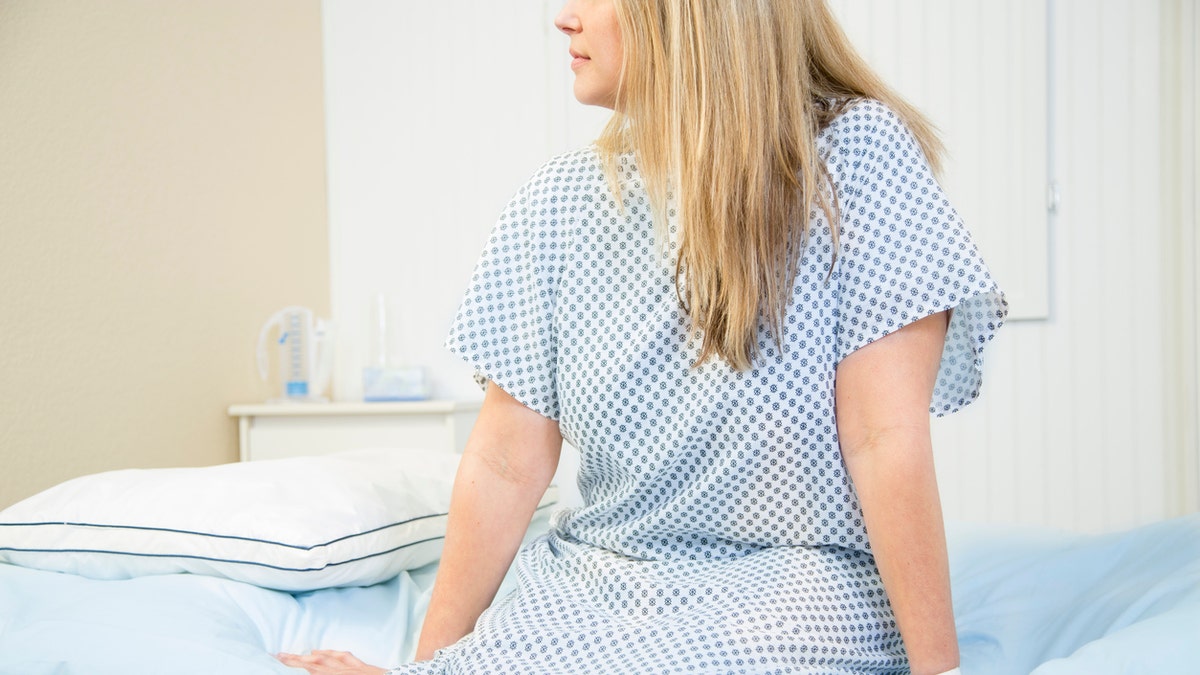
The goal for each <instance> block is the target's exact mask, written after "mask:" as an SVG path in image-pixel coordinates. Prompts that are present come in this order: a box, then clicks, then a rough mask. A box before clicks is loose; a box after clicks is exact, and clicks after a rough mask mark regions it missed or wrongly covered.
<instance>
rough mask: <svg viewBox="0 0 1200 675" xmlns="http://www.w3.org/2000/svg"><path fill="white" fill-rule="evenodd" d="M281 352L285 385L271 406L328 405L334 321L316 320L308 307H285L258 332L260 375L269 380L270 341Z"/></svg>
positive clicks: (280, 364)
mask: <svg viewBox="0 0 1200 675" xmlns="http://www.w3.org/2000/svg"><path fill="white" fill-rule="evenodd" d="M275 328H278V331H279V332H278V337H277V338H275V339H274V340H273V341H272V342H273V344H274V345H275V346H276V347H277V348H278V350H279V367H280V368H279V369H280V373H281V376H282V386H281V390H280V396H279V398H275V399H271V400H270V402H271V403H286V402H324V401H326V400H327V399H326V398H325V396H324V392H325V387H326V386H328V384H329V377H330V374H331V373H332V371H333V322H332V321H329V320H327V319H319V318H314V316H313V312H312V310H311V309H309V308H307V307H299V306H291V307H284V308H283V309H281V310H279V311H278V312H276V313H275V314H274V315H272V316H271V318H270V319H268V320H267V322H266V323H265V324H263V327H262V330H260V331H259V333H258V374H259V375H260V376H261V377H262V379H263V380H266V379H268V377H269V370H270V368H269V361H270V359H269V356H268V349H267V344H268V338H269V337H270V334H271V331H272V329H275Z"/></svg>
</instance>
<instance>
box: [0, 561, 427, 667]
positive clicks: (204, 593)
mask: <svg viewBox="0 0 1200 675" xmlns="http://www.w3.org/2000/svg"><path fill="white" fill-rule="evenodd" d="M433 574H434V568H433V566H430V567H428V568H423V569H421V570H416V571H414V572H411V573H409V572H406V573H403V574H401V575H400V576H398V577H396V578H393V579H392V580H390V581H388V582H386V583H382V584H376V585H374V586H369V587H361V588H337V589H327V590H321V591H312V592H308V593H296V594H289V593H284V592H280V591H271V590H266V589H262V588H258V587H257V586H251V585H249V584H244V583H241V582H236V581H230V580H227V579H219V578H215V577H205V576H195V575H188V574H173V575H161V576H149V577H140V578H136V579H129V580H123V581H98V580H92V579H85V578H82V577H77V576H73V575H69V574H59V573H55V572H43V571H38V570H30V569H24V568H20V567H14V566H12V565H6V564H0V675H52V674H53V675H68V674H72V675H73V674H79V675H142V674H145V675H150V674H153V675H215V674H220V675H274V674H284V673H287V674H290V675H294V674H295V673H300V672H303V671H299V670H294V669H290V668H286V667H284V666H283V665H281V664H280V663H278V662H277V661H276V660H275V659H274V658H273V657H272V656H271V655H272V654H274V653H277V652H280V651H290V652H301V653H302V652H305V651H307V650H309V649H312V648H320V647H326V648H333V647H337V648H339V649H347V650H351V651H353V652H355V653H356V654H360V655H361V656H362V657H363V658H365V659H367V660H368V662H372V663H393V664H395V663H400V662H401V661H402V660H403V659H405V658H411V654H410V653H408V652H407V651H406V650H410V649H411V648H412V645H413V644H415V642H414V640H415V634H416V630H417V629H418V627H419V617H420V616H422V614H423V613H424V610H425V606H426V604H427V603H428V588H429V587H430V586H431V585H432V577H433Z"/></svg>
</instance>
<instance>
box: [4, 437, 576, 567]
mask: <svg viewBox="0 0 1200 675" xmlns="http://www.w3.org/2000/svg"><path fill="white" fill-rule="evenodd" d="M458 459H459V456H458V455H455V454H451V453H447V452H441V451H431V450H405V449H396V448H378V449H364V450H351V451H347V452H342V453H336V454H332V455H323V456H317V457H299V458H291V459H278V460H264V461H257V462H243V463H236V464H224V465H220V466H211V467H194V468H181V469H129V470H122V471H110V472H106V473H100V474H94V475H91V476H84V477H81V478H76V479H74V480H70V481H67V482H65V483H62V484H61V485H58V486H56V487H53V488H50V489H49V490H46V491H44V492H42V493H40V494H37V495H34V496H33V497H30V498H29V499H26V500H24V501H22V502H19V503H17V504H14V505H13V506H11V507H9V508H7V509H5V510H4V511H0V561H2V562H8V563H12V564H15V565H21V566H24V567H32V568H36V569H42V570H51V571H57V572H68V573H72V574H78V575H81V576H85V577H90V578H93V579H129V578H132V577H138V576H145V575H150V574H172V573H184V572H186V573H192V574H203V575H210V576H218V577H225V578H228V579H234V580H237V581H244V582H247V583H251V584H255V585H257V586H262V587H264V588H273V589H278V590H285V591H307V590H314V589H318V588H331V587H338V586H366V585H370V584H374V583H378V582H380V581H385V580H387V579H389V578H391V577H393V576H395V575H397V574H399V573H400V572H402V571H404V570H406V569H413V568H416V567H420V566H422V565H426V564H428V563H430V562H433V561H435V560H437V559H438V558H439V557H440V555H441V550H442V540H443V537H444V536H445V531H446V513H447V511H448V509H449V506H450V488H451V485H452V483H453V481H454V474H455V471H456V470H457V466H458ZM554 502H555V491H554V489H553V488H552V489H551V490H550V491H548V492H547V493H546V496H545V497H543V499H542V502H541V503H540V504H539V508H538V514H539V515H542V516H545V515H547V512H548V511H549V508H550V507H551V505H552V504H553V503H554ZM536 520H537V519H535V521H536Z"/></svg>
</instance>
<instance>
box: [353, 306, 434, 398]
mask: <svg viewBox="0 0 1200 675" xmlns="http://www.w3.org/2000/svg"><path fill="white" fill-rule="evenodd" d="M370 321H371V323H370V333H369V335H370V339H371V342H370V345H369V356H368V359H367V365H366V366H364V367H363V374H362V377H363V379H362V385H363V400H364V401H368V402H382V401H423V400H425V399H427V398H429V390H430V387H429V377H428V374H427V373H426V370H425V368H423V367H421V366H412V365H404V364H403V362H402V360H401V359H400V349H399V348H398V347H397V335H396V330H397V323H396V320H395V318H394V312H393V311H392V307H391V303H390V302H389V300H388V297H387V296H386V295H385V294H383V293H376V294H375V298H374V300H373V302H372V305H371V319H370Z"/></svg>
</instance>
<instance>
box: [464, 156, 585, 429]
mask: <svg viewBox="0 0 1200 675" xmlns="http://www.w3.org/2000/svg"><path fill="white" fill-rule="evenodd" d="M568 215H569V214H568V209H567V207H566V200H565V199H563V194H562V190H561V189H560V187H559V172H556V171H554V170H553V168H552V167H551V166H550V165H547V166H546V167H543V168H542V169H541V170H540V171H539V172H538V173H537V174H535V175H534V176H533V178H531V179H530V180H529V182H527V183H526V184H525V186H524V187H522V188H521V189H520V191H518V192H517V194H516V196H514V197H513V198H512V200H511V201H510V202H509V204H508V206H507V207H505V209H504V212H503V213H502V214H501V216H500V219H499V221H498V222H497V223H496V225H495V227H494V228H493V229H492V233H491V236H490V238H489V239H488V242H487V245H486V246H485V247H484V249H483V253H482V254H481V255H480V257H479V262H478V263H476V265H475V271H474V273H473V274H472V276H471V282H470V285H469V286H468V287H467V291H466V293H465V295H464V297H463V300H462V304H461V305H460V306H459V309H458V314H457V315H456V317H455V319H454V323H453V325H452V326H451V328H450V333H449V336H448V337H447V338H446V348H447V349H449V350H450V351H451V352H454V353H456V354H458V355H459V356H460V357H462V358H463V359H464V360H465V361H466V362H467V363H469V364H470V365H471V366H472V367H474V368H475V371H476V379H479V380H483V379H486V380H491V381H492V382H495V383H496V384H497V385H498V386H499V387H500V388H501V389H503V390H504V391H506V392H507V393H508V394H509V395H511V396H512V397H513V398H515V399H517V400H518V401H520V402H521V403H522V404H524V405H525V406H527V407H528V408H530V409H532V410H534V411H536V412H538V413H539V414H541V415H543V416H544V417H548V418H550V419H558V414H559V413H558V391H557V385H556V360H557V354H558V348H557V342H556V339H555V329H554V310H555V306H556V301H557V291H558V286H559V280H560V278H561V273H562V266H563V262H564V255H565V251H566V250H567V247H566V245H565V242H564V241H562V239H563V237H564V236H566V232H567V227H566V219H567V217H568Z"/></svg>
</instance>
